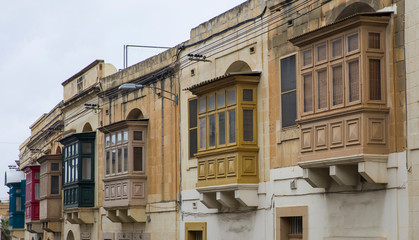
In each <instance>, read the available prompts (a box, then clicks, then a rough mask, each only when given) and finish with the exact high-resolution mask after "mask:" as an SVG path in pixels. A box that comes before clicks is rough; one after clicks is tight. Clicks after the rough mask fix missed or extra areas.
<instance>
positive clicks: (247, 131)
mask: <svg viewBox="0 0 419 240" xmlns="http://www.w3.org/2000/svg"><path fill="white" fill-rule="evenodd" d="M243 140H244V141H246V142H253V110H247V109H245V110H243Z"/></svg>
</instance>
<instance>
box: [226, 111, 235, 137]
mask: <svg viewBox="0 0 419 240" xmlns="http://www.w3.org/2000/svg"><path fill="white" fill-rule="evenodd" d="M228 142H229V143H235V142H236V110H230V111H228Z"/></svg>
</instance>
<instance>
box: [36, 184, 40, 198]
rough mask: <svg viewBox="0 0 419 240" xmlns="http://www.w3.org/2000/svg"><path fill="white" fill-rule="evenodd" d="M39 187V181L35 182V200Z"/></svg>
mask: <svg viewBox="0 0 419 240" xmlns="http://www.w3.org/2000/svg"><path fill="white" fill-rule="evenodd" d="M40 190H41V189H40V188H39V183H35V200H39V191H40Z"/></svg>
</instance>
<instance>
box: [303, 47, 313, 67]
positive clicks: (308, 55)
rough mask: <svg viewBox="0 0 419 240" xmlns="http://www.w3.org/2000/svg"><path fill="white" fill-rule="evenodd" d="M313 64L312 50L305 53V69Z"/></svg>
mask: <svg viewBox="0 0 419 240" xmlns="http://www.w3.org/2000/svg"><path fill="white" fill-rule="evenodd" d="M312 63H313V54H312V51H311V49H309V50H306V51H304V52H303V67H305V66H309V65H311V64H312Z"/></svg>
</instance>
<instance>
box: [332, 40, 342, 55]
mask: <svg viewBox="0 0 419 240" xmlns="http://www.w3.org/2000/svg"><path fill="white" fill-rule="evenodd" d="M332 57H333V58H337V57H342V39H337V40H335V41H333V42H332Z"/></svg>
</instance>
